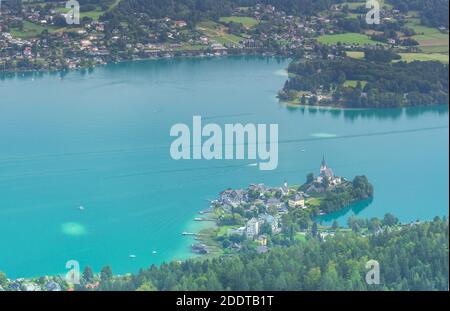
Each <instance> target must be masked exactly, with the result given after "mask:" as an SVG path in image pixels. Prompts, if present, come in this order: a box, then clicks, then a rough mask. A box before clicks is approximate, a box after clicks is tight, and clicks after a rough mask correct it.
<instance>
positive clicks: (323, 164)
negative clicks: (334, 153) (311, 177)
mask: <svg viewBox="0 0 450 311" xmlns="http://www.w3.org/2000/svg"><path fill="white" fill-rule="evenodd" d="M320 166H321V167H322V168H326V167H327V163H326V162H325V156H322V164H321V165H320Z"/></svg>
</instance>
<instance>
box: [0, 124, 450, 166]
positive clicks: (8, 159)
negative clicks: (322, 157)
mask: <svg viewBox="0 0 450 311" xmlns="http://www.w3.org/2000/svg"><path fill="white" fill-rule="evenodd" d="M448 128H449V126H448V125H442V126H434V127H424V128H413V129H404V130H392V131H384V132H372V133H361V134H349V135H341V136H339V135H336V136H326V137H312V138H298V139H284V140H278V141H277V142H278V143H279V144H290V143H298V142H311V141H324V140H336V139H351V138H359V137H372V136H387V135H398V134H407V133H417V132H424V131H433V130H442V129H448ZM227 145H233V146H238V145H246V146H247V145H249V143H243V144H224V146H227ZM168 146H169V144H161V145H151V146H145V147H136V148H123V149H110V150H99V151H80V152H67V153H53V154H35V155H28V156H15V157H5V158H0V165H1V164H6V163H10V162H18V161H19V162H20V161H30V160H45V159H50V158H54V159H58V158H63V157H78V156H94V155H107V154H123V153H133V152H143V151H148V152H150V151H156V150H158V149H165V148H168ZM191 147H195V146H191ZM224 167H229V166H224ZM204 169H208V168H204Z"/></svg>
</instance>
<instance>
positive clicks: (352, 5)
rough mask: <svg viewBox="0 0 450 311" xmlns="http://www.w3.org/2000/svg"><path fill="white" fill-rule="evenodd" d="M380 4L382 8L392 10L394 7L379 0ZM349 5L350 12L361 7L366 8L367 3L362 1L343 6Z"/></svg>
mask: <svg viewBox="0 0 450 311" xmlns="http://www.w3.org/2000/svg"><path fill="white" fill-rule="evenodd" d="M378 2H379V3H380V6H381V7H386V8H392V5H391V4H389V3H385V1H384V0H379V1H378ZM344 5H347V6H348V8H349V9H350V10H355V9H357V8H359V7H360V6H364V7H365V6H366V2H365V1H360V2H344V3H342V6H344Z"/></svg>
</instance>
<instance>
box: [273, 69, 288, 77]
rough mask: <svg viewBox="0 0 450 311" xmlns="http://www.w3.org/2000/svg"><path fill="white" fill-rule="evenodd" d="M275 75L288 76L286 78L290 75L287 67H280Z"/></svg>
mask: <svg viewBox="0 0 450 311" xmlns="http://www.w3.org/2000/svg"><path fill="white" fill-rule="evenodd" d="M275 75H277V76H280V77H286V78H287V77H288V76H289V74H288V72H287V70H286V69H280V70H277V71H275Z"/></svg>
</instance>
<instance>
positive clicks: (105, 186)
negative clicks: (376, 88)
mask: <svg viewBox="0 0 450 311" xmlns="http://www.w3.org/2000/svg"><path fill="white" fill-rule="evenodd" d="M287 65H288V61H287V60H281V59H275V58H258V57H249V58H242V57H228V58H215V59H176V60H157V61H143V62H134V63H122V64H116V65H109V66H105V67H101V68H96V69H95V70H94V71H93V72H91V73H86V74H82V73H80V72H71V73H69V74H67V75H65V76H64V77H61V76H60V75H59V74H44V75H42V76H40V77H34V78H32V77H30V76H25V77H20V78H9V79H4V81H0V271H5V272H6V273H7V274H8V275H9V276H10V277H22V276H36V275H42V274H54V273H63V272H65V271H66V270H65V263H66V262H67V261H68V260H71V259H75V260H78V261H79V262H80V264H81V266H84V265H90V266H92V267H93V268H94V270H97V271H98V270H99V269H100V268H101V267H102V266H104V265H107V264H110V265H111V266H112V268H113V271H114V272H115V273H126V272H134V271H137V270H138V269H139V268H141V267H147V266H149V265H150V264H152V263H160V262H162V261H168V260H172V259H183V258H186V257H188V256H190V254H189V245H190V244H191V243H192V240H191V239H190V238H187V237H183V236H181V232H183V231H192V230H196V229H198V228H197V226H198V225H199V224H198V223H194V222H193V220H192V219H193V217H195V214H196V213H197V212H198V211H199V210H202V209H205V208H207V207H208V204H207V200H208V199H215V198H217V195H218V193H219V192H220V191H222V190H224V189H226V188H228V187H233V188H239V187H246V186H247V185H248V184H250V183H261V182H263V183H266V184H268V185H272V186H277V185H281V184H282V183H283V181H284V180H287V181H288V182H289V183H290V184H300V183H302V182H304V180H305V176H306V174H307V173H309V172H314V173H316V174H317V173H318V169H319V165H320V162H321V159H322V155H324V156H325V158H326V160H327V162H328V164H329V166H331V167H332V168H333V170H334V171H335V173H336V174H337V175H340V176H344V177H347V178H353V176H355V175H357V174H365V175H367V176H368V178H369V180H370V181H371V182H372V183H373V185H374V187H375V197H374V200H373V201H372V202H363V203H361V204H357V205H356V206H352V207H350V208H348V209H347V210H345V211H344V212H343V213H340V214H338V215H331V216H329V217H328V219H326V220H327V221H328V222H330V221H331V220H332V219H334V218H337V219H338V220H339V222H340V223H342V224H345V222H346V219H347V218H348V217H349V216H350V215H352V214H353V213H357V214H358V216H361V217H373V216H378V217H382V216H383V215H384V214H385V213H387V212H390V213H393V214H395V215H396V216H397V217H399V218H400V220H401V221H404V222H406V221H413V220H416V219H431V218H433V217H434V216H444V215H448V204H449V194H448V177H449V176H448V171H449V170H448V169H449V168H448V162H449V154H448V136H449V130H448V125H449V119H448V108H447V107H435V108H432V109H430V108H413V109H408V110H383V111H375V110H367V111H356V110H354V111H345V112H344V111H341V110H315V109H302V108H287V107H285V106H283V105H281V104H279V103H278V101H277V99H276V97H275V96H276V93H277V91H278V90H279V89H280V88H281V87H282V86H283V83H284V81H285V79H286V74H285V72H284V71H283V69H284V68H286V67H287ZM193 115H201V116H202V117H203V119H204V120H203V121H204V123H206V122H214V123H219V124H224V123H244V124H245V123H248V122H252V123H278V124H279V140H280V146H279V148H280V151H279V165H278V168H277V169H276V170H274V171H259V170H258V167H255V166H249V165H248V164H251V163H252V162H254V161H248V160H247V161H245V160H240V161H237V160H236V161H231V160H223V161H206V160H196V161H194V160H192V161H174V160H172V159H171V157H170V154H169V146H170V144H171V142H172V138H171V137H170V136H169V131H170V128H171V126H172V125H173V124H175V123H179V122H183V123H187V124H191V122H192V116H193ZM80 206H83V207H84V210H80V209H79V207H80ZM154 250H156V251H157V253H156V254H153V251H154ZM130 254H134V255H136V258H134V259H131V258H129V255H130Z"/></svg>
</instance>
